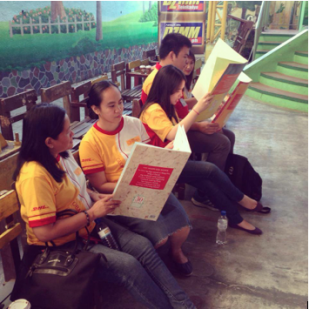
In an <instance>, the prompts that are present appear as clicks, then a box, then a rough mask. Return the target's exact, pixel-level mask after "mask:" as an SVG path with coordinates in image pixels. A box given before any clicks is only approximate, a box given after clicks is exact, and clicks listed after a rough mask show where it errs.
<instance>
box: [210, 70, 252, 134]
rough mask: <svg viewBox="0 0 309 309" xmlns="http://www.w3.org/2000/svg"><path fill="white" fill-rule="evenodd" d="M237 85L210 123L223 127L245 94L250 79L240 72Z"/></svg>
mask: <svg viewBox="0 0 309 309" xmlns="http://www.w3.org/2000/svg"><path fill="white" fill-rule="evenodd" d="M238 81H239V82H238V84H237V86H236V88H235V89H234V91H233V92H232V94H231V95H229V97H228V99H227V101H226V102H225V103H224V104H223V106H222V107H221V109H220V110H219V111H218V112H217V113H216V114H215V116H214V118H213V120H212V122H213V123H218V124H219V125H220V128H222V127H223V126H225V124H226V122H227V121H228V119H229V118H230V116H231V114H232V113H233V111H234V109H235V108H236V106H237V104H238V103H239V101H240V99H241V98H242V96H243V95H244V93H245V92H246V90H247V88H248V87H249V84H250V83H251V81H252V79H251V78H250V77H249V76H247V75H246V74H245V73H243V72H241V73H240V75H239V76H238Z"/></svg>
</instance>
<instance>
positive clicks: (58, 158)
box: [56, 153, 60, 162]
mask: <svg viewBox="0 0 309 309" xmlns="http://www.w3.org/2000/svg"><path fill="white" fill-rule="evenodd" d="M56 160H57V162H59V161H60V154H59V153H58V155H57V157H56Z"/></svg>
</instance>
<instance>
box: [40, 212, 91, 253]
mask: <svg viewBox="0 0 309 309" xmlns="http://www.w3.org/2000/svg"><path fill="white" fill-rule="evenodd" d="M77 214H79V212H78V211H76V210H74V209H65V210H62V211H59V212H57V213H56V217H57V218H61V217H64V216H69V217H73V216H75V215H77ZM85 229H86V231H87V235H88V237H87V239H86V243H85V245H84V247H83V250H87V248H88V245H89V242H90V233H89V230H88V228H87V226H85ZM75 235H76V241H75V247H74V250H73V253H72V255H75V254H76V252H77V246H78V240H80V239H81V237H80V236H79V233H78V231H76V232H75ZM49 242H50V243H51V244H52V247H56V245H55V243H54V242H53V241H52V240H51V241H49ZM45 246H46V250H49V249H50V246H49V245H48V242H45Z"/></svg>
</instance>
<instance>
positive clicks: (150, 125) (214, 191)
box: [140, 65, 269, 235]
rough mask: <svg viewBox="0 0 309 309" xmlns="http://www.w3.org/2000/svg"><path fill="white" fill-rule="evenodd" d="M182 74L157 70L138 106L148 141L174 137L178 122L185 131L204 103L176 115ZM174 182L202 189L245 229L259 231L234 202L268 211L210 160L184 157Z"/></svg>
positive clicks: (160, 142)
mask: <svg viewBox="0 0 309 309" xmlns="http://www.w3.org/2000/svg"><path fill="white" fill-rule="evenodd" d="M185 81H186V78H185V76H184V74H183V72H182V71H180V70H179V69H178V68H176V67H174V66H172V65H168V66H165V67H163V68H161V70H160V71H159V72H158V74H157V75H156V77H155V79H154V82H153V84H152V87H151V90H150V92H149V95H148V98H147V101H146V103H145V105H144V106H143V108H142V111H141V114H140V119H141V120H142V122H143V124H144V125H145V128H146V130H147V132H148V134H149V136H150V137H151V143H152V144H153V145H155V146H159V147H164V146H165V145H166V144H168V143H169V142H170V141H172V140H173V139H174V138H175V135H176V131H177V127H178V125H183V126H184V128H185V130H186V131H188V130H189V129H190V127H191V126H192V124H193V123H194V122H195V119H196V117H197V116H198V115H199V114H200V113H201V112H202V111H203V110H205V108H207V106H205V105H204V104H203V102H202V100H201V101H198V102H197V103H196V105H195V106H194V108H193V109H192V110H191V111H190V112H189V114H188V115H187V116H186V117H185V118H184V119H182V120H181V121H180V120H179V119H178V116H177V114H176V111H175V108H174V106H175V104H176V102H177V101H178V100H179V99H180V97H181V96H182V92H183V89H184V87H185ZM178 182H185V183H188V184H190V185H192V186H194V187H195V188H197V189H198V190H200V191H201V192H203V193H206V194H207V196H208V197H209V199H210V200H211V202H212V203H214V204H215V206H216V207H217V208H219V209H220V210H226V212H227V216H228V218H229V225H230V226H231V227H234V228H238V229H241V230H244V231H246V232H248V233H251V234H255V235H260V234H262V231H261V230H260V229H258V228H257V227H254V226H253V225H252V224H250V223H249V222H247V221H246V220H244V219H243V218H242V217H241V215H240V214H239V212H238V209H237V204H239V205H241V206H243V207H244V208H246V209H247V210H249V211H257V212H261V213H268V212H269V208H267V207H263V206H262V204H260V203H259V202H257V201H255V200H253V199H251V198H249V197H248V196H246V195H244V194H243V193H242V192H241V191H240V190H238V189H237V188H236V187H235V186H234V185H233V184H232V183H231V181H230V180H229V178H228V177H227V176H226V175H225V174H224V173H223V172H222V171H221V170H220V169H219V168H218V167H216V166H215V165H214V164H212V163H209V162H202V161H190V160H189V161H188V162H187V164H186V166H185V167H184V169H183V171H182V173H181V175H180V177H179V179H178Z"/></svg>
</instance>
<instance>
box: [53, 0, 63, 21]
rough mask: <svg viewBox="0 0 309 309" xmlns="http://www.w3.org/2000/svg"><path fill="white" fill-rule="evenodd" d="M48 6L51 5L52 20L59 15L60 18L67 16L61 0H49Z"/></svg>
mask: <svg viewBox="0 0 309 309" xmlns="http://www.w3.org/2000/svg"><path fill="white" fill-rule="evenodd" d="M50 6H51V19H52V21H55V20H56V18H57V16H59V18H60V19H63V18H64V17H66V16H67V14H66V13H65V10H64V7H63V3H62V1H50Z"/></svg>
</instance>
